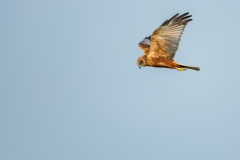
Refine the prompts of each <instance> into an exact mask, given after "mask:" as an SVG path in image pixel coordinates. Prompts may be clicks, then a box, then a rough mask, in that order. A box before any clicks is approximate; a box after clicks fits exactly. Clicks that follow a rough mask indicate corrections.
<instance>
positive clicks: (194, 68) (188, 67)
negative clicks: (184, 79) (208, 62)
mask: <svg viewBox="0 0 240 160" xmlns="http://www.w3.org/2000/svg"><path fill="white" fill-rule="evenodd" d="M179 66H180V67H183V68H186V69H193V70H196V71H200V68H199V67H193V66H186V65H184V64H179Z"/></svg>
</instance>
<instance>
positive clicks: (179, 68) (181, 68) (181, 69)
mask: <svg viewBox="0 0 240 160" xmlns="http://www.w3.org/2000/svg"><path fill="white" fill-rule="evenodd" d="M175 68H176V69H177V70H178V71H186V70H187V69H185V68H183V67H175Z"/></svg>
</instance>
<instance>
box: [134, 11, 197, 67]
mask: <svg viewBox="0 0 240 160" xmlns="http://www.w3.org/2000/svg"><path fill="white" fill-rule="evenodd" d="M190 17H192V15H189V12H187V13H184V14H182V15H179V13H177V14H175V15H174V16H173V17H172V18H170V19H169V20H166V21H165V22H164V23H163V24H162V25H160V26H159V27H158V28H157V29H156V30H155V31H154V32H153V33H152V35H150V36H148V37H145V38H144V39H143V40H142V41H141V42H139V43H138V46H139V47H140V48H141V49H142V51H143V53H144V55H142V56H140V57H139V58H138V60H137V65H138V67H139V68H140V69H141V67H145V66H149V67H163V68H170V69H177V70H178V71H186V70H187V69H193V70H196V71H200V68H199V67H193V66H188V65H184V64H180V63H178V62H175V61H174V56H175V54H176V51H177V50H178V46H179V42H180V39H181V36H182V33H183V31H184V29H185V27H186V25H187V24H188V22H190V21H192V19H189V18H190Z"/></svg>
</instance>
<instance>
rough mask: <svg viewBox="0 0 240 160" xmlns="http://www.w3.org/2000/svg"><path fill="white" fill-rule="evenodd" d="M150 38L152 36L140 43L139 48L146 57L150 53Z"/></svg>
mask: <svg viewBox="0 0 240 160" xmlns="http://www.w3.org/2000/svg"><path fill="white" fill-rule="evenodd" d="M150 38H151V36H149V37H145V38H144V39H143V40H142V41H141V42H139V43H138V46H139V47H140V48H141V49H142V51H143V53H144V54H145V55H147V54H148V53H149V49H150Z"/></svg>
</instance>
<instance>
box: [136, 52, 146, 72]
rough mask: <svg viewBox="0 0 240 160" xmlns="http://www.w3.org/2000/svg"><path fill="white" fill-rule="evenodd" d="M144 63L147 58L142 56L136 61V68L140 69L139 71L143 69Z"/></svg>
mask: <svg viewBox="0 0 240 160" xmlns="http://www.w3.org/2000/svg"><path fill="white" fill-rule="evenodd" d="M146 61H147V56H146V55H143V56H141V57H139V58H138V60H137V65H138V67H139V68H140V69H141V67H145V66H146V65H147V64H146Z"/></svg>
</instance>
